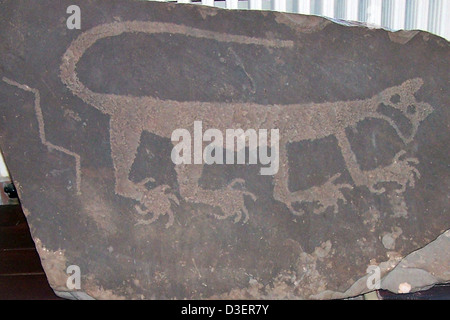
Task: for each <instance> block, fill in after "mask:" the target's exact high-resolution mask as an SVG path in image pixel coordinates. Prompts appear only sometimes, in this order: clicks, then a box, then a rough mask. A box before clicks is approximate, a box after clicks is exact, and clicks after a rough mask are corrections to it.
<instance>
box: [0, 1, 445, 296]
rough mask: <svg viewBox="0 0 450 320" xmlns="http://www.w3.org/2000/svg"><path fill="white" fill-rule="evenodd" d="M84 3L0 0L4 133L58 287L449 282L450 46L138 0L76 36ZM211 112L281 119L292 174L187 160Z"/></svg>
mask: <svg viewBox="0 0 450 320" xmlns="http://www.w3.org/2000/svg"><path fill="white" fill-rule="evenodd" d="M71 4H72V3H71V1H57V2H54V1H39V2H32V3H30V2H29V1H20V0H19V1H0V7H1V10H0V40H1V41H0V97H1V103H0V145H1V148H2V152H3V153H4V156H5V158H6V162H7V165H8V167H9V170H10V172H11V174H12V178H13V180H14V182H15V184H16V187H17V189H18V192H19V196H20V201H21V204H22V206H23V209H24V211H25V212H26V216H27V220H28V222H29V224H30V227H31V231H32V236H33V238H34V241H35V243H36V246H37V249H38V251H39V254H40V257H41V260H42V264H43V267H44V269H45V272H46V274H47V277H48V280H49V282H50V285H51V286H52V288H53V289H54V290H55V292H57V293H58V294H59V295H61V296H63V297H67V298H80V299H89V298H96V299H151V298H157V299H173V298H176V299H184V298H188V299H208V298H216V299H223V298H224V299H246V298H251V299H259V298H265V299H267V298H269V299H301V298H306V299H311V298H320V299H329V298H344V297H350V296H355V295H358V294H361V293H363V292H367V291H370V290H371V289H370V288H369V287H368V286H367V282H368V281H367V280H368V277H369V275H370V274H368V271H367V270H368V267H369V266H375V267H379V268H380V269H379V271H380V276H381V278H382V279H381V286H382V287H383V288H386V289H389V290H391V291H394V292H396V291H398V288H399V286H400V284H404V283H408V285H409V286H411V290H419V289H423V288H427V287H429V286H431V285H433V284H435V283H439V282H446V281H449V280H450V274H449V269H450V265H449V261H448V252H449V249H450V248H449V241H448V231H447V233H444V232H445V231H446V230H448V229H450V213H449V207H450V203H449V199H450V198H449V184H450V166H449V160H448V155H449V154H450V145H449V144H448V141H449V140H450V130H449V121H450V110H449V104H450V95H449V91H448V88H449V74H450V70H449V58H450V56H449V53H450V51H449V44H448V42H447V41H446V40H444V39H442V38H439V37H437V36H434V35H431V34H428V33H425V32H417V31H409V32H396V33H391V32H388V31H385V30H378V29H369V28H366V27H362V26H354V27H348V26H343V25H339V24H336V23H333V22H331V21H328V20H325V19H322V18H319V17H307V16H302V15H293V14H283V13H274V12H250V11H227V10H220V9H215V8H206V7H200V6H195V5H175V4H165V3H150V2H140V1H122V0H120V1H119V0H112V1H111V0H108V1H106V0H105V1H99V0H95V1H83V2H82V4H80V5H79V6H80V9H81V29H68V28H67V26H66V20H67V19H68V18H69V16H70V14H68V13H66V10H67V7H68V6H69V5H71ZM195 121H201V122H202V125H203V127H202V129H203V132H204V131H205V130H207V129H218V130H219V131H220V132H225V130H226V129H239V128H241V129H243V130H247V129H254V130H256V132H259V131H258V130H259V129H267V130H269V131H270V130H271V129H278V130H279V138H280V140H279V146H278V148H277V147H276V146H275V145H274V147H273V149H272V150H274V154H275V155H276V157H275V158H278V159H279V166H278V167H277V170H276V173H275V174H273V175H261V174H260V172H261V170H260V169H261V168H262V167H265V165H263V164H262V162H261V161H260V162H258V163H256V164H250V163H247V165H243V164H235V165H233V164H226V165H225V164H222V165H221V164H210V165H206V164H205V165H201V164H191V165H189V164H181V165H175V164H174V162H173V161H172V160H171V152H172V148H173V146H174V144H173V143H172V142H171V134H172V132H173V131H174V130H175V129H179V128H183V129H186V130H188V131H189V132H191V133H192V132H193V130H194V122H195ZM176 143H177V142H175V144H176ZM208 143H209V142H208ZM206 144H207V143H205V144H204V145H206ZM218 150H219V148H217V149H216V152H219V151H218ZM275 158H273V159H275ZM247 162H248V161H247ZM266 167H267V166H266ZM439 236H440V237H439ZM434 240H435V241H434ZM405 257H407V258H405ZM73 265H75V266H78V267H79V268H80V269H79V270H80V274H81V282H80V284H81V287H80V288H79V289H77V288H74V289H70V288H69V287H70V286H69V287H68V286H67V279H68V277H69V274H68V272H67V271H68V267H69V266H73Z"/></svg>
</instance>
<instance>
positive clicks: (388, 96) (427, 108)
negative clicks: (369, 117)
mask: <svg viewBox="0 0 450 320" xmlns="http://www.w3.org/2000/svg"><path fill="white" fill-rule="evenodd" d="M422 85H423V80H422V79H420V78H415V79H410V80H407V81H405V82H403V83H402V84H401V85H399V86H395V87H392V88H388V89H386V90H384V91H383V92H382V93H381V94H380V96H379V97H378V99H377V112H378V113H379V114H381V115H382V116H381V117H382V118H384V119H385V120H387V121H389V123H391V125H392V126H393V127H394V129H395V130H396V131H397V133H398V134H399V136H400V137H401V138H402V140H403V141H404V142H405V143H409V142H411V141H412V139H413V138H414V136H415V134H416V133H417V129H418V127H419V125H420V123H421V122H422V121H423V120H425V118H426V117H428V116H429V115H430V114H431V113H432V112H433V111H434V108H433V107H432V106H431V105H429V104H428V103H426V102H420V101H418V100H417V99H416V97H415V96H414V94H415V93H416V92H417V91H418V90H419V89H420V88H421V87H422Z"/></svg>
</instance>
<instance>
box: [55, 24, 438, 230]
mask: <svg viewBox="0 0 450 320" xmlns="http://www.w3.org/2000/svg"><path fill="white" fill-rule="evenodd" d="M122 33H148V34H152V33H170V34H180V35H185V36H191V37H197V38H206V39H211V40H214V41H220V42H227V43H240V44H253V45H259V46H265V47H274V48H280V47H286V48H292V47H294V44H293V42H292V41H289V40H277V39H261V38H253V37H246V36H240V35H230V34H224V33H218V32H212V31H207V30H201V29H195V28H191V27H187V26H182V25H177V24H171V23H160V22H142V21H128V22H116V23H111V24H103V25H100V26H97V27H94V28H92V29H90V30H88V31H86V32H84V33H82V34H81V35H80V36H79V37H78V38H76V39H75V40H74V41H73V42H72V43H71V45H70V46H69V48H68V49H67V51H66V52H65V54H64V55H63V57H62V65H61V70H60V71H61V73H60V77H61V80H62V81H63V83H64V84H65V85H66V86H67V87H68V88H69V89H70V91H71V92H72V93H73V94H74V95H76V96H78V97H79V98H81V99H82V100H83V101H84V102H85V103H87V104H89V105H91V106H93V107H94V108H96V109H98V110H99V111H101V112H102V113H104V114H107V115H109V117H110V143H111V157H112V160H113V164H114V173H115V192H116V194H118V195H121V196H123V197H126V198H129V199H134V200H136V201H137V202H138V204H137V205H136V207H135V209H136V213H137V214H139V215H142V218H139V219H138V224H149V223H152V222H154V221H156V220H157V219H158V218H159V217H161V216H163V215H168V222H167V224H166V227H169V226H171V225H172V224H173V222H174V213H173V211H172V206H173V205H177V204H179V200H178V198H177V196H176V195H175V194H174V192H173V191H172V190H170V187H169V186H168V185H159V186H156V187H155V188H153V189H151V190H148V189H147V188H146V187H145V184H146V183H147V182H148V181H149V180H151V178H150V179H146V180H144V181H142V182H140V183H135V182H133V181H130V179H129V173H130V170H131V167H132V165H133V162H134V160H135V157H136V153H137V148H138V145H139V141H140V137H141V134H142V132H143V131H144V130H146V131H148V132H151V133H153V134H156V135H159V136H161V137H165V138H170V137H171V135H172V132H173V130H175V129H177V128H192V127H193V123H194V121H196V120H202V121H203V127H204V130H206V129H208V128H216V129H219V130H221V131H222V132H225V130H226V129H234V128H236V129H237V128H241V129H243V130H247V129H249V128H252V129H255V130H258V129H260V128H263V129H271V128H277V129H279V133H280V148H279V149H280V150H279V163H280V167H279V171H278V173H277V174H275V175H274V177H273V179H274V198H275V199H276V200H278V201H281V202H283V203H285V204H286V205H287V206H288V208H289V209H290V210H291V212H292V213H293V214H297V215H298V214H302V212H299V211H297V210H295V209H294V208H293V204H294V203H301V202H304V201H307V202H315V203H317V204H318V208H315V209H314V212H315V213H320V212H324V211H325V210H326V209H327V208H329V207H333V208H334V210H335V211H337V208H338V200H339V199H341V200H343V201H345V199H344V197H343V195H342V193H341V189H342V188H353V187H354V186H367V187H368V188H369V190H370V191H371V192H376V193H382V192H384V189H383V188H377V186H378V184H379V183H380V182H396V183H397V184H399V185H400V189H399V192H403V191H404V190H405V188H406V187H407V185H408V186H411V187H413V186H414V180H415V178H419V172H418V171H417V169H416V168H415V167H414V166H413V165H414V164H417V159H415V158H406V159H401V157H402V156H403V154H404V151H401V152H399V153H398V154H397V155H396V156H395V157H394V159H393V163H392V164H391V165H388V166H386V167H383V168H376V169H374V170H371V171H363V170H361V169H360V167H359V165H358V163H357V160H356V157H355V154H354V153H353V151H352V149H351V147H350V143H349V141H348V139H347V136H346V133H345V129H346V128H347V127H352V126H355V125H356V124H357V123H358V122H359V121H361V120H364V119H366V118H378V119H383V120H385V121H387V122H388V123H389V124H390V125H391V126H392V127H393V128H394V129H395V130H396V132H397V134H398V135H399V137H400V138H401V139H402V140H403V142H404V143H405V144H407V143H409V142H411V141H412V139H413V138H414V136H415V134H416V132H417V129H418V126H419V124H420V123H421V122H422V121H423V120H424V119H425V118H426V117H427V116H428V115H429V114H430V113H431V112H432V111H433V108H432V107H431V106H430V105H429V104H427V103H424V102H419V101H417V100H416V98H415V97H414V93H415V92H416V91H417V90H419V88H420V87H421V86H422V84H423V81H422V80H421V79H420V78H415V79H410V80H406V81H405V82H403V83H402V84H399V85H398V86H395V87H391V88H387V89H385V90H384V91H382V92H380V93H378V94H376V95H375V96H373V97H371V98H369V99H366V100H355V101H340V102H325V103H320V104H315V103H310V104H287V105H281V106H280V105H261V104H256V103H222V102H211V103H210V102H197V101H189V102H180V101H172V100H160V99H157V98H154V97H150V96H143V97H135V96H124V95H116V94H105V93H97V92H93V91H91V90H90V89H88V88H87V87H86V86H84V85H83V84H82V83H81V82H80V80H79V79H78V76H77V73H76V64H77V63H78V61H79V60H80V58H81V57H82V56H83V54H84V53H85V52H86V50H87V49H88V48H89V47H91V46H92V45H93V44H94V43H95V42H96V41H98V40H99V39H102V38H107V37H114V36H118V35H120V34H122ZM380 106H381V107H382V106H390V107H391V108H395V110H397V111H399V112H401V114H402V115H403V116H404V117H406V118H407V119H408V120H409V122H410V123H411V127H412V130H411V131H410V132H409V134H408V135H405V134H404V133H403V132H402V130H400V129H399V127H398V126H397V124H396V122H395V121H394V120H393V119H392V118H391V117H389V116H386V115H385V114H384V113H382V112H380V109H379V108H380ZM329 135H334V136H335V137H336V138H337V141H338V144H339V147H340V149H341V151H342V155H343V158H344V160H345V164H346V167H347V169H348V171H349V173H350V175H351V178H352V179H353V184H352V185H350V184H346V183H344V184H338V183H335V180H336V179H337V178H338V177H339V174H337V175H335V176H333V177H331V178H330V179H329V180H328V181H327V182H325V183H324V184H323V185H321V186H314V187H311V188H310V189H308V190H300V191H296V192H291V191H290V190H289V188H288V176H289V168H288V161H287V160H288V159H287V150H286V148H287V144H289V143H292V142H296V141H302V140H314V139H320V138H324V137H327V136H329ZM202 169H203V165H194V164H189V165H184V164H182V165H176V166H175V170H176V172H177V179H178V184H179V192H180V195H181V197H183V199H184V200H185V201H189V202H194V203H203V204H209V205H212V206H219V207H220V209H221V210H222V212H223V215H215V216H216V218H218V219H225V218H228V217H235V221H239V220H241V219H242V214H244V221H247V219H248V211H247V209H246V207H245V204H244V196H245V195H250V196H252V198H253V199H255V197H254V196H253V194H251V193H250V192H248V191H245V190H237V189H235V188H233V186H234V185H235V184H236V183H239V182H242V181H240V180H239V179H236V180H234V181H232V182H231V183H230V184H229V185H228V186H227V187H224V188H222V189H218V190H207V189H203V188H201V187H200V186H199V178H200V176H201V173H202Z"/></svg>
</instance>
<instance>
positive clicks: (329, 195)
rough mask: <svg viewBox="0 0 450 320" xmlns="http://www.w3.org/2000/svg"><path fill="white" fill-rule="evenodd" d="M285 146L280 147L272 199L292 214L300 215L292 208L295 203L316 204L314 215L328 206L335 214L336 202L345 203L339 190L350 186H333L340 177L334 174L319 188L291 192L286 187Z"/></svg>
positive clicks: (286, 162) (286, 164)
mask: <svg viewBox="0 0 450 320" xmlns="http://www.w3.org/2000/svg"><path fill="white" fill-rule="evenodd" d="M285 145H286V144H285V143H283V144H282V147H280V170H279V171H278V175H275V188H274V198H275V199H276V200H278V201H281V202H283V203H285V204H286V205H287V207H288V208H289V209H290V210H291V212H292V213H294V214H300V213H302V212H300V213H299V212H298V211H297V210H295V209H294V208H293V204H294V203H296V202H298V203H301V202H312V203H317V204H318V205H319V206H320V208H319V209H314V212H315V213H322V212H324V211H325V210H326V209H327V208H328V207H330V206H332V207H333V208H334V211H335V212H337V209H338V200H339V199H341V200H343V201H345V198H344V196H343V194H342V193H341V191H340V189H341V188H352V186H351V185H349V184H346V183H344V184H335V180H336V179H337V178H338V177H339V176H340V174H336V175H334V176H333V177H331V178H330V179H328V181H327V182H325V183H324V184H322V185H320V186H313V187H311V188H309V189H307V190H299V191H294V192H291V191H290V190H289V187H288V179H289V174H288V167H287V166H288V156H287V150H286V148H285Z"/></svg>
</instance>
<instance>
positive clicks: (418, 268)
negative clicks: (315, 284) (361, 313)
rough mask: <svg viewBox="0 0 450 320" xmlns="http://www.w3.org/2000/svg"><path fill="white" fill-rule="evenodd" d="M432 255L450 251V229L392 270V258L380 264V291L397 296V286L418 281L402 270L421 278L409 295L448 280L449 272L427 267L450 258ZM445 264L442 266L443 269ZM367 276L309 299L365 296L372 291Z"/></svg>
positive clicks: (405, 258)
mask: <svg viewBox="0 0 450 320" xmlns="http://www.w3.org/2000/svg"><path fill="white" fill-rule="evenodd" d="M433 252H440V253H442V252H450V229H449V230H446V231H445V232H443V233H442V234H441V235H439V236H438V237H437V238H436V239H435V240H433V241H431V242H430V243H428V244H427V245H425V246H424V247H422V248H420V249H418V250H416V251H413V252H412V253H410V254H408V255H407V256H405V257H404V258H403V259H401V261H400V262H399V263H398V264H396V265H395V267H394V268H392V265H391V264H392V261H391V259H390V260H389V261H387V262H382V263H380V264H379V267H380V269H381V275H384V276H382V279H381V289H385V290H389V291H391V292H393V293H398V287H399V285H400V284H401V283H403V282H408V283H411V282H412V283H411V284H412V285H414V281H417V279H411V278H405V276H408V275H410V273H411V272H405V270H412V272H413V273H415V274H418V275H420V277H421V279H420V280H422V281H421V282H419V283H418V285H417V286H416V287H414V286H412V288H411V292H416V291H420V290H427V289H429V288H431V287H433V286H434V285H436V284H440V283H445V282H448V281H450V270H444V272H442V273H440V272H437V271H438V270H432V268H430V265H431V266H432V262H435V263H436V262H437V260H438V259H442V260H445V259H447V260H450V257H440V256H435V255H433ZM437 264H439V263H437ZM446 265H447V266H448V265H449V264H448V263H447V264H446ZM446 265H445V264H444V265H443V266H444V268H445V266H446ZM390 269H391V270H390ZM389 270H390V271H389ZM427 275H428V277H427ZM368 276H369V275H366V276H364V277H362V278H360V279H359V280H357V281H356V282H355V283H354V284H353V285H352V286H351V287H350V288H349V289H348V290H347V291H345V292H336V291H330V290H327V291H324V292H321V293H319V294H317V295H314V296H311V298H312V299H343V298H348V297H355V296H358V295H361V294H365V293H368V292H370V291H371V290H369V289H368V288H367V286H366V281H367V278H368ZM445 276H446V278H445Z"/></svg>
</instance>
